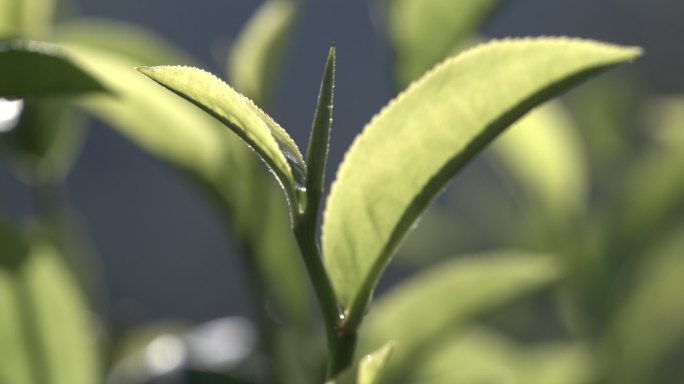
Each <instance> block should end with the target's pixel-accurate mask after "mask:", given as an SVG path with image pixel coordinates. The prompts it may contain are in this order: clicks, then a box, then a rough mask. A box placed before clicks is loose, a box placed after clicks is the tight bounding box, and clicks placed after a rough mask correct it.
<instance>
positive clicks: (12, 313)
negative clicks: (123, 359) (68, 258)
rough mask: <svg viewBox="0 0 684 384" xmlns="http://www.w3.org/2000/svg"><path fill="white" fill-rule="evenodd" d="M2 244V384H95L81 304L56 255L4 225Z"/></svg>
mask: <svg viewBox="0 0 684 384" xmlns="http://www.w3.org/2000/svg"><path fill="white" fill-rule="evenodd" d="M0 240H2V245H3V252H2V254H0V354H1V355H2V356H3V358H2V359H0V382H2V383H13V384H36V383H49V384H69V383H71V384H92V383H96V382H99V381H100V377H99V373H98V353H97V350H96V345H95V340H94V338H93V336H94V333H93V332H91V330H92V328H91V324H90V322H89V320H90V319H89V317H88V314H87V312H86V307H85V301H84V299H83V297H82V296H81V293H80V292H79V289H78V287H77V285H76V284H75V282H74V280H73V278H72V276H71V273H70V272H69V271H68V270H67V268H66V267H65V265H64V263H63V260H62V259H61V257H60V255H58V254H57V251H56V249H55V248H54V247H53V246H51V245H50V244H48V243H46V242H43V241H40V240H37V239H34V240H37V241H34V242H33V243H32V244H31V245H30V247H29V246H27V245H25V244H24V243H23V240H22V239H21V238H20V237H19V234H18V233H17V232H15V231H13V230H12V228H11V227H9V226H8V225H7V224H6V223H4V222H3V223H0Z"/></svg>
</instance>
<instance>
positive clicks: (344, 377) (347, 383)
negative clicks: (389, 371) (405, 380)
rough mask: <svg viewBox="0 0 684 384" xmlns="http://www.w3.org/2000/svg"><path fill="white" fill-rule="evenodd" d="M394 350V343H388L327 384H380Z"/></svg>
mask: <svg viewBox="0 0 684 384" xmlns="http://www.w3.org/2000/svg"><path fill="white" fill-rule="evenodd" d="M393 350H394V343H391V342H390V343H387V344H385V346H383V347H382V348H380V349H378V350H377V351H375V352H373V353H371V354H368V355H365V356H363V357H362V358H361V360H359V362H358V363H357V364H356V365H355V366H354V367H351V368H349V369H347V370H345V371H343V372H342V373H340V374H339V375H337V376H336V377H335V378H334V379H333V380H331V381H328V382H327V383H326V384H379V383H380V382H381V381H382V375H383V371H384V369H385V366H386V365H387V361H388V360H389V359H390V357H391V355H392V351H393Z"/></svg>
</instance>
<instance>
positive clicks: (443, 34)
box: [381, 0, 502, 86]
mask: <svg viewBox="0 0 684 384" xmlns="http://www.w3.org/2000/svg"><path fill="white" fill-rule="evenodd" d="M381 2H382V5H383V6H384V8H385V13H386V19H387V20H386V24H387V25H386V28H387V30H388V34H389V40H390V43H391V46H392V48H393V51H394V52H393V53H394V59H395V66H396V77H397V81H398V83H399V84H400V85H402V86H406V85H407V84H409V83H410V82H411V81H413V80H415V79H417V78H418V77H420V75H422V74H423V73H424V72H425V71H427V70H428V69H430V68H431V67H432V66H433V65H435V64H437V63H438V62H440V61H442V60H444V59H445V58H446V57H447V56H449V55H450V54H451V53H453V49H454V48H455V47H457V46H459V45H463V43H465V42H466V40H467V39H469V38H472V37H473V36H474V34H475V33H477V32H478V29H479V28H480V26H481V25H482V23H483V22H484V21H485V20H486V19H487V18H488V17H489V16H490V15H491V13H492V12H493V11H494V10H495V9H496V7H497V6H498V5H499V4H500V3H502V0H459V1H454V0H381Z"/></svg>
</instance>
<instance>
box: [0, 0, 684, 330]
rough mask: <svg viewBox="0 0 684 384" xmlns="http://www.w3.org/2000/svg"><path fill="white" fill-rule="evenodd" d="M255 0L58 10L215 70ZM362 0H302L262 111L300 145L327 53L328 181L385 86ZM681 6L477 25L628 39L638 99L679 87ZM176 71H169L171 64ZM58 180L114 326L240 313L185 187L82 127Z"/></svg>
mask: <svg viewBox="0 0 684 384" xmlns="http://www.w3.org/2000/svg"><path fill="white" fill-rule="evenodd" d="M260 3H261V2H260V1H218V0H214V1H179V0H144V1H140V0H119V1H109V0H69V1H68V4H67V2H63V6H62V8H63V9H64V17H68V16H67V15H69V14H74V15H78V16H88V17H97V18H110V19H116V20H124V21H127V22H130V23H133V24H139V25H142V26H145V27H147V28H149V29H151V30H153V31H155V32H157V33H158V34H160V35H162V36H164V37H165V38H167V39H168V40H170V41H172V42H174V43H175V44H177V45H178V46H180V47H181V48H183V49H184V50H186V51H188V52H189V53H191V54H192V55H194V56H195V57H197V58H198V59H199V60H200V61H201V63H202V65H203V66H204V67H205V68H207V69H209V70H210V71H212V72H214V73H220V74H223V73H224V67H223V64H222V62H224V60H225V55H226V54H227V52H228V48H229V46H230V43H231V39H232V38H234V37H235V36H236V35H237V33H238V32H239V30H240V28H241V27H242V26H243V24H244V22H245V20H246V19H247V18H248V17H249V16H250V14H251V13H252V12H253V11H254V10H255V9H256V8H257V7H258V5H259V4H260ZM372 8H373V7H372V2H371V1H358V0H356V1H355V0H347V1H306V2H304V10H303V13H302V15H301V17H300V19H299V23H298V25H297V27H296V30H295V34H294V37H293V40H292V45H291V49H290V50H289V52H288V54H287V57H286V65H285V66H284V68H283V71H282V81H281V83H280V86H279V89H278V91H277V92H276V96H275V102H274V109H273V110H271V111H269V112H270V113H271V114H272V115H273V116H274V117H275V119H276V120H277V121H279V122H280V123H281V125H282V126H283V127H285V128H286V129H287V130H288V131H289V132H291V134H292V135H293V137H294V139H295V140H296V141H297V143H298V144H299V145H300V147H305V145H306V139H307V136H308V130H309V127H310V123H311V118H312V113H313V108H314V105H315V99H316V95H317V92H318V86H319V81H320V74H321V71H322V67H323V63H324V60H325V57H326V54H327V50H328V48H329V46H330V44H331V43H332V42H335V43H336V46H337V53H338V66H337V85H336V95H335V98H336V100H335V101H336V104H335V119H334V125H333V133H332V147H331V155H330V156H331V160H330V166H329V169H330V173H329V175H328V179H329V180H330V179H332V178H333V175H334V169H336V167H337V164H338V163H339V162H340V160H341V159H342V156H343V154H344V152H345V150H346V148H347V147H348V146H349V144H350V143H351V141H352V139H353V137H354V136H355V135H356V134H357V133H359V132H360V130H361V129H362V127H363V125H364V124H365V123H366V122H367V121H368V120H369V119H370V117H371V116H372V115H373V114H374V113H375V112H377V111H378V109H379V108H380V107H381V106H382V105H384V104H385V103H386V102H387V101H388V100H389V99H390V97H392V96H393V94H394V90H393V89H392V86H391V85H390V81H389V80H390V75H389V74H388V68H389V57H388V52H387V51H386V48H384V45H383V44H382V41H381V39H382V36H380V33H379V31H378V28H376V25H375V24H376V22H377V20H375V17H374V13H373V9H372ZM681 20H684V2H682V1H681V0H651V1H643V0H601V1H597V0H511V1H510V2H509V3H508V4H507V5H506V6H504V7H503V8H502V10H501V11H499V12H498V13H497V14H496V15H495V16H494V17H493V18H492V19H491V20H490V21H489V22H488V23H487V24H486V25H485V28H484V30H483V31H482V33H483V34H484V35H486V36H489V37H504V36H528V35H529V36H536V35H568V36H580V37H588V38H594V39H598V40H604V41H608V42H614V43H619V44H626V45H638V46H641V47H643V48H644V49H645V52H646V56H645V57H644V58H643V59H641V60H639V62H638V64H636V65H635V66H634V67H633V68H632V69H631V70H632V71H637V72H638V74H637V76H638V79H639V81H640V86H641V87H643V90H644V91H645V92H646V93H653V94H661V93H673V92H682V91H684V76H683V75H682V74H684V55H683V54H682V51H681V49H680V47H681V45H680V43H679V40H680V38H681V37H682V36H684V23H682V22H681ZM169 64H173V63H169ZM92 128H93V129H91V130H90V133H89V136H88V138H87V142H86V145H85V148H84V151H83V153H82V155H81V156H80V159H79V161H78V163H77V165H76V167H75V169H74V170H73V172H72V173H71V175H70V176H69V178H68V180H67V186H68V194H69V196H68V198H69V200H70V201H71V203H72V204H73V206H74V207H75V208H76V210H77V211H78V212H80V214H81V215H82V219H83V221H84V222H85V223H86V224H87V226H88V230H89V235H90V236H91V239H92V241H93V243H94V246H95V249H96V250H97V254H98V255H99V261H100V263H101V265H100V270H101V271H102V273H103V277H104V281H105V283H106V292H105V293H104V295H105V298H106V301H105V302H106V303H107V304H106V306H105V308H103V310H104V311H105V312H107V313H108V314H109V316H110V318H111V321H112V322H113V323H114V324H115V325H118V326H124V327H125V326H130V325H134V324H137V323H141V322H144V321H149V320H155V319H167V318H174V319H183V320H186V321H189V322H193V323H194V322H200V321H206V320H209V319H213V318H217V317H220V316H225V315H236V314H247V313H248V311H249V310H248V303H247V300H246V299H244V298H243V297H242V292H243V291H244V289H243V287H244V285H245V281H244V276H243V273H242V272H241V269H240V268H241V267H240V265H239V263H238V261H237V258H236V257H233V256H234V254H235V252H236V250H235V249H234V245H233V244H232V242H231V239H230V236H229V235H227V234H226V231H225V229H224V227H223V226H222V225H221V223H219V217H218V216H217V215H215V214H214V213H213V212H212V210H211V207H210V206H209V204H208V203H206V202H205V201H204V200H203V199H202V198H201V196H200V194H199V192H198V191H196V190H195V189H193V188H192V187H191V186H189V185H187V184H186V182H185V180H183V179H182V177H180V176H179V175H177V174H176V173H174V172H172V171H171V170H170V169H169V168H168V167H166V166H164V165H163V164H161V163H160V162H159V161H156V160H154V159H152V158H151V157H150V156H148V155H146V154H145V153H143V152H142V151H140V150H139V149H137V148H136V147H134V146H133V145H132V144H131V143H130V142H128V141H126V140H125V139H123V138H122V137H120V136H118V135H117V134H115V133H114V132H113V131H111V130H109V129H106V128H105V127H103V126H101V125H99V124H97V123H93V124H92ZM8 172H9V170H8V169H7V168H6V167H5V168H2V169H0V185H1V186H2V187H1V188H0V200H1V201H3V202H4V203H5V204H4V205H5V206H6V209H7V210H8V211H10V213H11V214H12V215H15V216H24V215H25V214H28V213H30V212H32V211H33V207H32V206H31V204H32V203H31V200H32V199H31V196H30V191H29V189H28V188H26V187H24V186H22V185H21V184H20V183H18V182H17V181H16V180H15V179H14V178H13V177H11V175H9V173H8Z"/></svg>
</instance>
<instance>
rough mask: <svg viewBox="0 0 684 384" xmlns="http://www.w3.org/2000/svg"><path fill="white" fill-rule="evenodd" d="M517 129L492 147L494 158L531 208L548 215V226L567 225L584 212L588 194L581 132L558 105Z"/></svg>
mask: <svg viewBox="0 0 684 384" xmlns="http://www.w3.org/2000/svg"><path fill="white" fill-rule="evenodd" d="M511 128H513V129H511V130H507V131H506V132H504V133H503V134H502V135H501V137H500V138H499V139H498V140H496V141H495V142H494V143H493V144H492V154H493V155H494V156H496V158H497V160H499V165H500V166H501V167H502V168H503V169H504V170H505V171H508V172H509V173H510V174H511V175H512V176H513V178H514V179H515V180H516V181H517V182H518V183H519V184H520V185H521V187H522V189H523V191H524V192H525V193H526V194H527V195H528V196H529V199H528V201H529V202H530V204H529V205H530V206H533V207H531V208H532V209H534V208H537V207H538V208H541V210H542V212H543V213H545V217H544V219H545V221H546V224H559V222H558V221H563V222H566V223H567V222H568V219H569V218H571V217H574V216H576V215H577V214H579V213H580V212H582V211H583V210H584V204H585V202H586V198H587V192H588V175H587V173H588V169H587V164H586V160H585V154H584V151H583V147H582V141H581V137H580V133H579V130H578V129H577V127H575V126H574V124H573V123H572V121H571V119H570V116H568V114H567V112H566V111H565V110H564V109H563V107H562V106H561V105H560V104H557V103H556V104H554V103H550V104H548V105H545V106H543V107H541V108H539V109H538V110H535V111H534V112H532V113H530V114H529V115H527V116H525V117H523V118H522V119H520V121H518V122H517V123H515V124H514V125H513V126H512V127H511ZM553 220H556V222H555V223H550V222H549V221H553Z"/></svg>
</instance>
